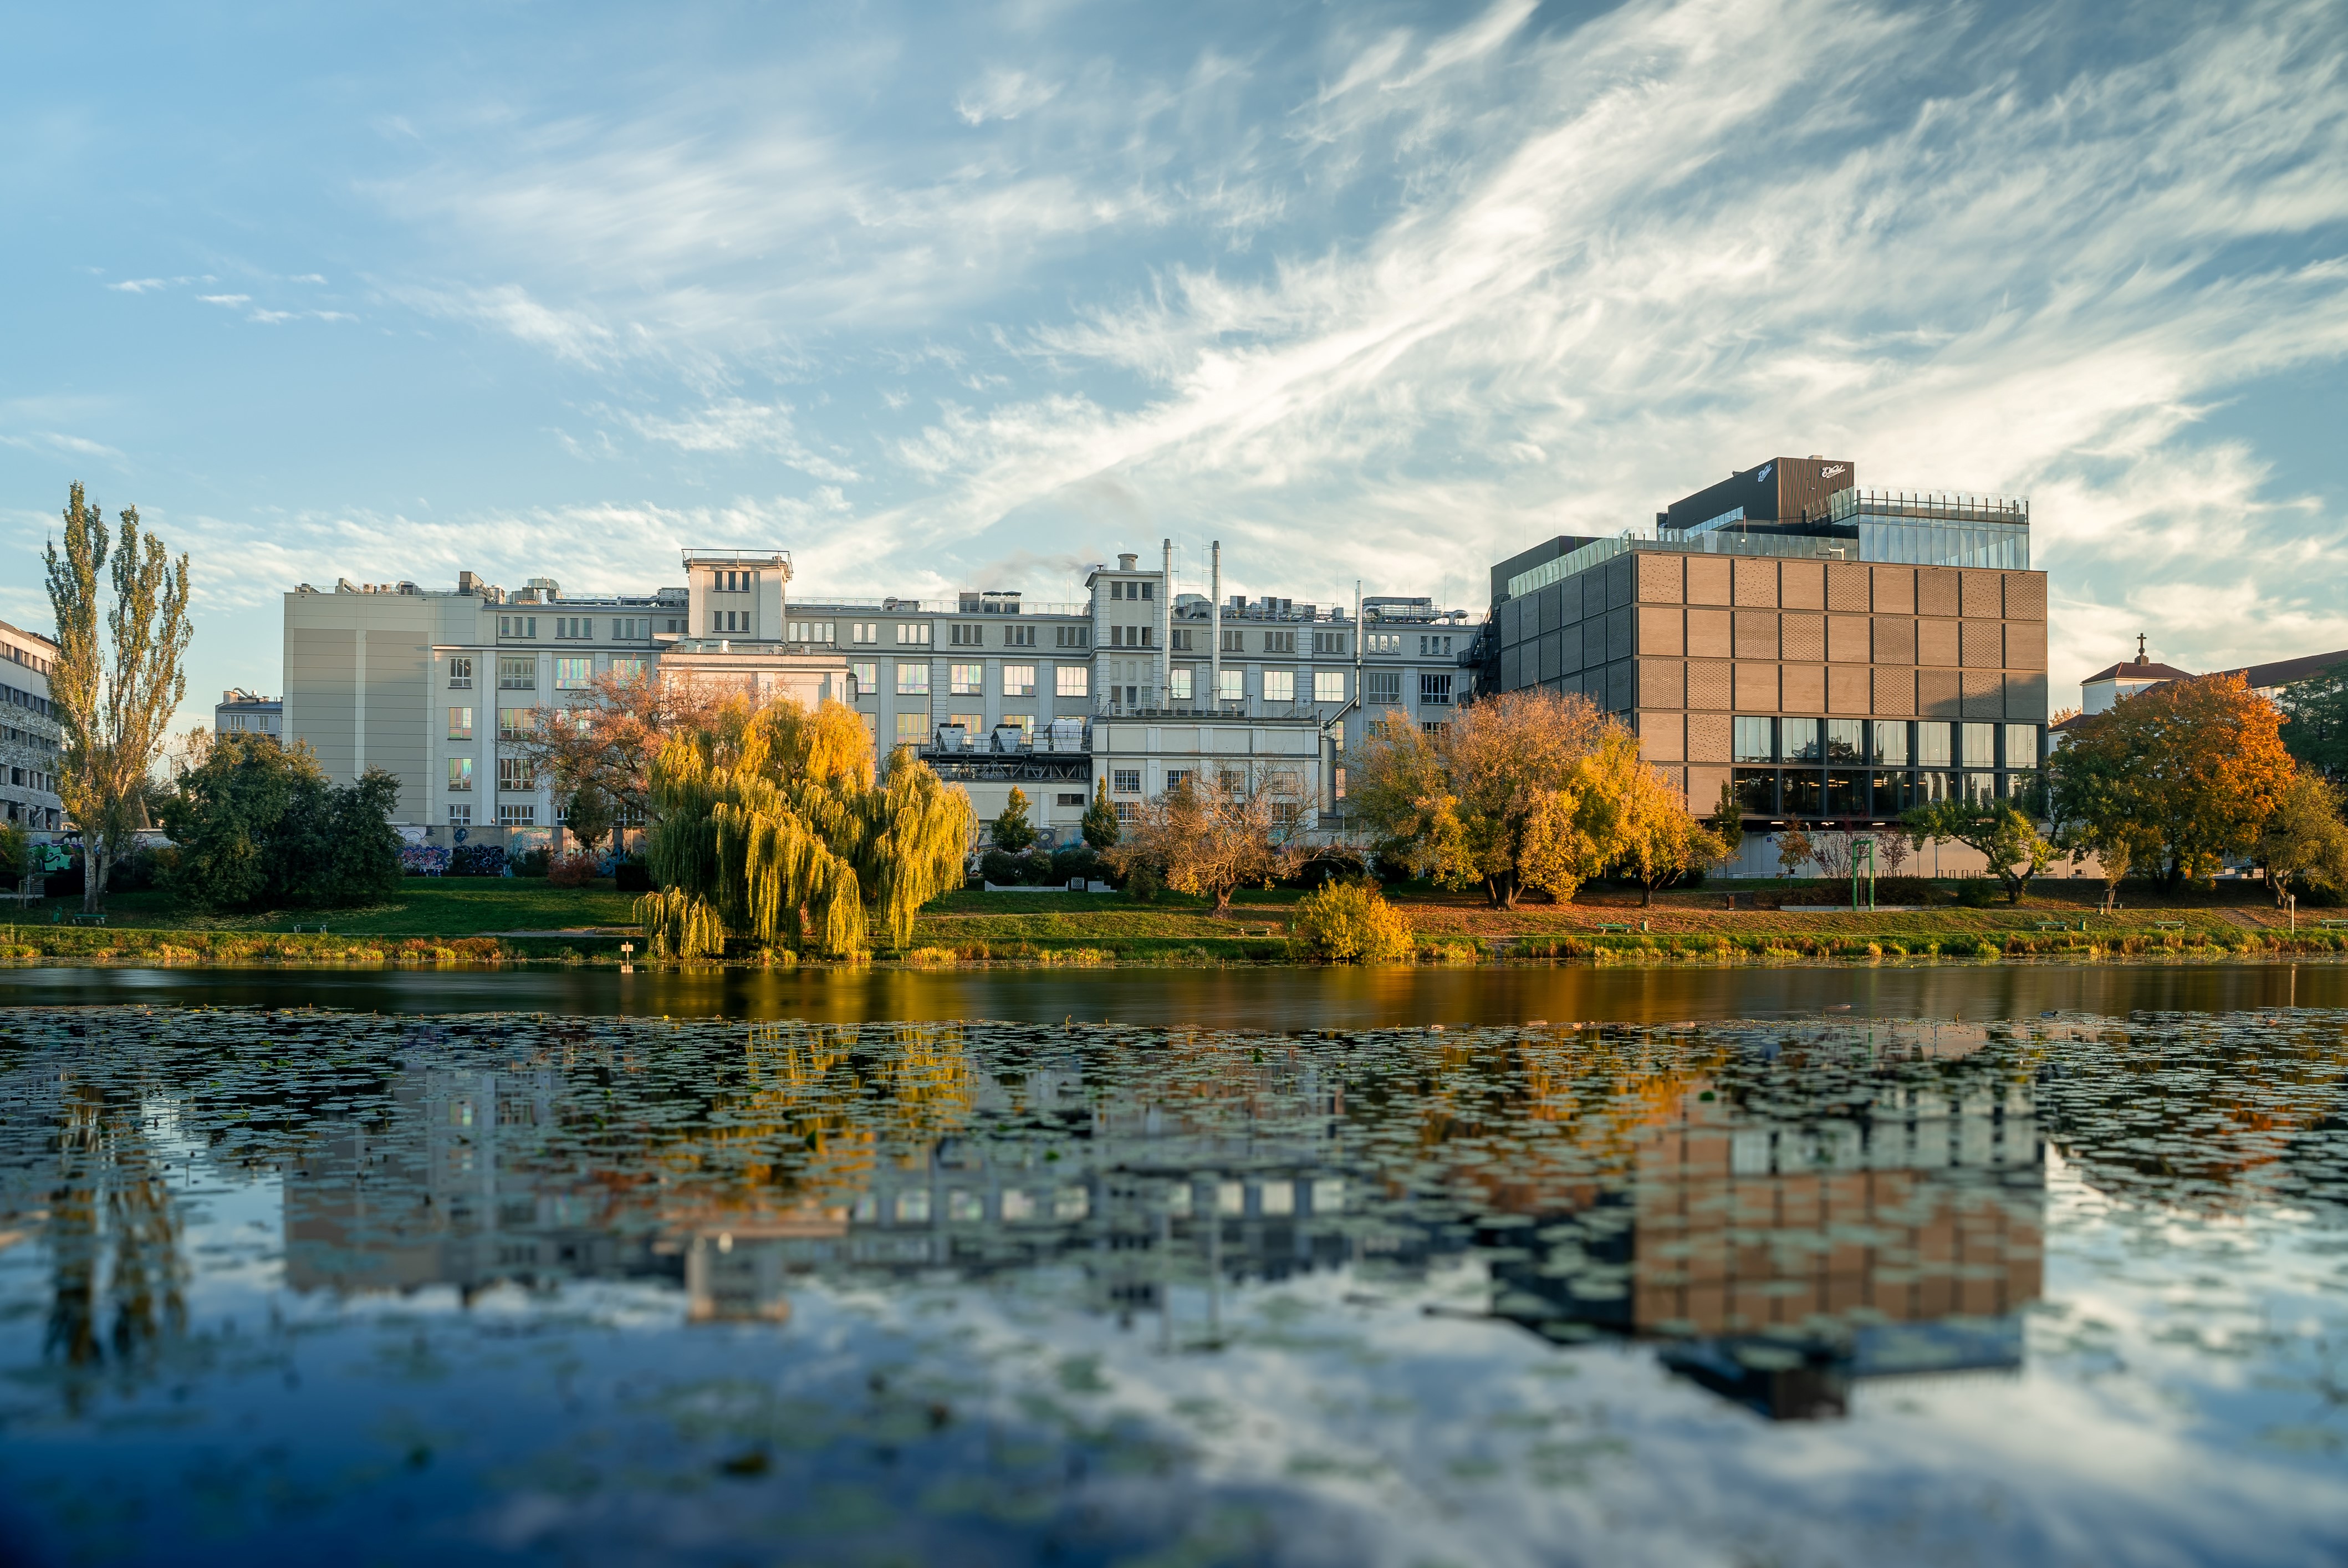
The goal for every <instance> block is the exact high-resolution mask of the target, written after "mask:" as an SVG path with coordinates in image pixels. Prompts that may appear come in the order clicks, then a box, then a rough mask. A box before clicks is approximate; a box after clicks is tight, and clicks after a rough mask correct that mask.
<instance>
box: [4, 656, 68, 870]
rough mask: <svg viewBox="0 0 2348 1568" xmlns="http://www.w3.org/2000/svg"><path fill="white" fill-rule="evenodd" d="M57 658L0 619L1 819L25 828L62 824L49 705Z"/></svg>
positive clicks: (57, 738)
mask: <svg viewBox="0 0 2348 1568" xmlns="http://www.w3.org/2000/svg"><path fill="white" fill-rule="evenodd" d="M56 661H57V644H56V643H54V642H52V641H50V640H49V639H48V638H46V637H45V636H42V635H41V634H39V633H38V632H27V631H26V630H24V629H23V628H22V627H18V626H12V625H10V624H8V623H7V622H5V621H0V819H5V820H7V821H10V822H14V823H15V824H16V825H17V826H18V827H21V828H23V829H25V830H26V831H27V832H42V833H54V832H57V831H59V830H62V829H63V828H64V826H65V803H64V802H63V801H62V800H60V799H57V769H59V767H60V766H61V765H62V762H63V755H64V748H63V745H62V732H61V731H60V730H59V728H58V727H57V712H56V710H55V709H54V708H53V707H51V706H50V704H49V670H50V667H51V666H52V665H54V664H55V663H56Z"/></svg>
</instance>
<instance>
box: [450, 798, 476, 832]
mask: <svg viewBox="0 0 2348 1568" xmlns="http://www.w3.org/2000/svg"><path fill="white" fill-rule="evenodd" d="M448 825H449V826H450V827H452V828H469V827H471V826H472V825H473V806H472V802H470V801H467V802H466V803H465V804H463V805H461V806H451V807H449V808H448Z"/></svg>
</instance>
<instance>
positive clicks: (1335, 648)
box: [1313, 632, 1345, 654]
mask: <svg viewBox="0 0 2348 1568" xmlns="http://www.w3.org/2000/svg"><path fill="white" fill-rule="evenodd" d="M1344 651H1345V634H1344V633H1343V632H1315V633H1313V652H1314V653H1316V654H1342V653H1344Z"/></svg>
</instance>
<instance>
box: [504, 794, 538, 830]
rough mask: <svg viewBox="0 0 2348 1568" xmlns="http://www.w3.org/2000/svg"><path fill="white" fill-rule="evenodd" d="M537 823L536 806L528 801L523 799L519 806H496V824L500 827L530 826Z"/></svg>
mask: <svg viewBox="0 0 2348 1568" xmlns="http://www.w3.org/2000/svg"><path fill="white" fill-rule="evenodd" d="M537 825H538V807H537V806H536V805H535V804H533V803H532V802H530V801H527V800H525V801H523V802H522V803H521V804H520V805H519V806H509V805H504V804H500V805H499V807H498V826H499V827H500V828H530V827H535V826H537Z"/></svg>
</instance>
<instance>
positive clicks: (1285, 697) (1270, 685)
mask: <svg viewBox="0 0 2348 1568" xmlns="http://www.w3.org/2000/svg"><path fill="white" fill-rule="evenodd" d="M1263 700H1264V701H1266V702H1294V701H1295V700H1296V672H1295V671H1294V670H1266V671H1264V672H1263Z"/></svg>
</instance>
